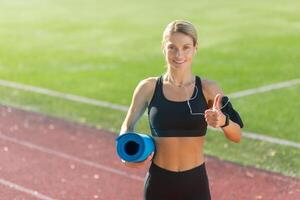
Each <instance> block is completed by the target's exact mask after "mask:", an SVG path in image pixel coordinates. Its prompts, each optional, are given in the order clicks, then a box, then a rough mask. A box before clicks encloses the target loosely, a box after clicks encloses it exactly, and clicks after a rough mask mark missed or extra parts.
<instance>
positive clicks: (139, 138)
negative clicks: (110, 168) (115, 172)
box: [116, 132, 155, 162]
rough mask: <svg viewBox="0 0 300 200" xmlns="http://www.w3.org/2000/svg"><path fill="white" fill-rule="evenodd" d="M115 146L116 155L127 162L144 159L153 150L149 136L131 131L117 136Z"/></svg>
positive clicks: (153, 146) (151, 139)
mask: <svg viewBox="0 0 300 200" xmlns="http://www.w3.org/2000/svg"><path fill="white" fill-rule="evenodd" d="M116 148H117V154H118V156H119V157H120V158H121V159H123V160H126V161H128V162H141V161H144V160H146V159H147V157H148V156H149V155H150V154H151V153H152V152H153V151H155V145H154V140H153V138H152V137H151V136H149V135H145V134H140V133H132V132H130V133H125V134H122V135H120V136H119V137H117V139H116Z"/></svg>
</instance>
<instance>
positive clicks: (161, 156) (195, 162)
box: [153, 136, 205, 172]
mask: <svg viewBox="0 0 300 200" xmlns="http://www.w3.org/2000/svg"><path fill="white" fill-rule="evenodd" d="M153 138H154V140H155V145H156V153H155V157H154V158H153V162H154V163H155V164H156V165H158V166H159V167H161V168H164V169H166V170H169V171H175V172H180V171H186V170H189V169H192V168H194V167H197V166H199V165H201V164H203V162H204V154H203V146H204V141H205V138H204V136H199V137H153Z"/></svg>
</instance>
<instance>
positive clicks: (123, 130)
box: [120, 124, 134, 135]
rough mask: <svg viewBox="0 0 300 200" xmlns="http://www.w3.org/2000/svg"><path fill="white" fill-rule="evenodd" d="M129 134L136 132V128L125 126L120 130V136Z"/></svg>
mask: <svg viewBox="0 0 300 200" xmlns="http://www.w3.org/2000/svg"><path fill="white" fill-rule="evenodd" d="M127 132H134V127H133V126H128V125H126V124H123V125H122V127H121V130H120V135H122V134H124V133H127Z"/></svg>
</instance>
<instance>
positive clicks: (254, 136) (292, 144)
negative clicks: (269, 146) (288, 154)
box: [243, 132, 300, 149]
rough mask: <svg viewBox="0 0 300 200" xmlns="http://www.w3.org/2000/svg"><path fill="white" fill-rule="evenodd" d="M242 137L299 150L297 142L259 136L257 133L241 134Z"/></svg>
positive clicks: (299, 146) (299, 144) (299, 145)
mask: <svg viewBox="0 0 300 200" xmlns="http://www.w3.org/2000/svg"><path fill="white" fill-rule="evenodd" d="M243 136H245V137H247V138H251V139H254V140H260V141H264V142H269V143H273V144H280V145H284V146H290V147H295V148H298V149H300V143H297V142H292V141H288V140H283V139H279V138H274V137H270V136H266V135H261V134H257V133H252V132H243Z"/></svg>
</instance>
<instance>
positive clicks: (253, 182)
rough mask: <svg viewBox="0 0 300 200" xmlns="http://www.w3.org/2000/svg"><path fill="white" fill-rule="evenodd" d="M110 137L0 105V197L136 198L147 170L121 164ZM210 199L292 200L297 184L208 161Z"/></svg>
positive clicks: (299, 196)
mask: <svg viewBox="0 0 300 200" xmlns="http://www.w3.org/2000/svg"><path fill="white" fill-rule="evenodd" d="M115 137H116V135H115V134H113V133H109V132H105V131H101V130H97V129H95V128H91V127H87V126H84V125H79V124H75V123H71V122H67V121H64V120H60V119H54V118H50V117H47V116H43V115H38V114H34V113H29V112H25V111H21V110H17V109H12V108H7V107H0V163H1V164H0V199H1V200H2V199H3V200H9V199H68V200H70V199H78V200H84V199H105V200H110V199H111V200H141V199H142V191H143V177H144V175H145V173H146V169H130V168H127V167H124V166H122V164H121V163H120V161H119V159H118V158H117V156H116V153H115V146H114V145H115V143H114V139H115ZM206 167H207V171H208V176H209V181H210V188H211V193H212V198H213V199H214V200H235V199H238V200H240V199H242V200H255V199H264V200H277V199H278V200H279V199H280V200H296V199H300V180H299V179H294V178H290V177H285V176H282V175H280V174H274V173H270V172H266V171H262V170H257V169H255V168H247V167H241V166H239V165H237V164H234V163H230V162H224V161H220V160H218V159H216V158H212V157H207V159H206Z"/></svg>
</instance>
